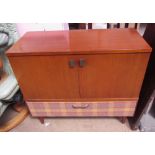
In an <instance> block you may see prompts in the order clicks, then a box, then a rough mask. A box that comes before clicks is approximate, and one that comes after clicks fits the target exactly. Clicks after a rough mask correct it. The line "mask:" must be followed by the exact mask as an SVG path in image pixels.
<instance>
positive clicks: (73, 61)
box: [69, 59, 76, 68]
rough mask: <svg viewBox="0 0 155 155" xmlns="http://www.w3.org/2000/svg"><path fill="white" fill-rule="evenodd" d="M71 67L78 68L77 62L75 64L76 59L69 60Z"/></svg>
mask: <svg viewBox="0 0 155 155" xmlns="http://www.w3.org/2000/svg"><path fill="white" fill-rule="evenodd" d="M69 67H70V68H74V67H76V62H75V60H74V59H71V60H69Z"/></svg>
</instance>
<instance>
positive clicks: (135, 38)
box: [7, 29, 151, 56]
mask: <svg viewBox="0 0 155 155" xmlns="http://www.w3.org/2000/svg"><path fill="white" fill-rule="evenodd" d="M109 52H112V53H123V52H125V53H128V52H131V53H133V52H151V48H150V46H149V45H148V44H147V43H146V42H145V41H144V39H143V38H142V37H141V36H140V35H139V34H138V32H137V31H136V30H135V29H108V30H70V31H46V32H41V31H40V32H28V33H26V34H25V35H24V36H23V37H22V38H21V39H20V40H19V41H18V42H17V43H16V44H15V45H14V46H13V47H12V48H10V49H9V50H8V51H7V55H8V56H19V55H24V56H26V55H49V54H52V55H53V54H56V55H57V54H80V53H82V54H83V53H85V54H88V53H89V54H90V53H91V54H94V53H109Z"/></svg>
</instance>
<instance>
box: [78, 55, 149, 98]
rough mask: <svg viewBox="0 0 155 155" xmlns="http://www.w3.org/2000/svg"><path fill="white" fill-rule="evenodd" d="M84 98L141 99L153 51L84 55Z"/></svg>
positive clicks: (81, 83) (82, 83)
mask: <svg viewBox="0 0 155 155" xmlns="http://www.w3.org/2000/svg"><path fill="white" fill-rule="evenodd" d="M79 59H81V60H83V61H84V63H83V64H84V66H83V67H81V68H79V81H80V96H81V98H138V96H139V93H140V89H141V85H142V81H143V78H144V74H145V70H146V66H147V62H148V59H149V54H147V53H142V54H141V53H140V54H139V53H135V54H134V53H133V54H102V55H81V56H79Z"/></svg>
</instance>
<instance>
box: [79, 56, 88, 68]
mask: <svg viewBox="0 0 155 155" xmlns="http://www.w3.org/2000/svg"><path fill="white" fill-rule="evenodd" d="M79 66H80V67H81V68H82V67H84V66H86V60H85V59H83V58H81V59H80V60H79Z"/></svg>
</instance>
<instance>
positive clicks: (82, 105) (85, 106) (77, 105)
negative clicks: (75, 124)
mask: <svg viewBox="0 0 155 155" xmlns="http://www.w3.org/2000/svg"><path fill="white" fill-rule="evenodd" d="M88 106H89V104H80V105H79V104H72V107H73V108H74V109H86V108H88Z"/></svg>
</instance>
